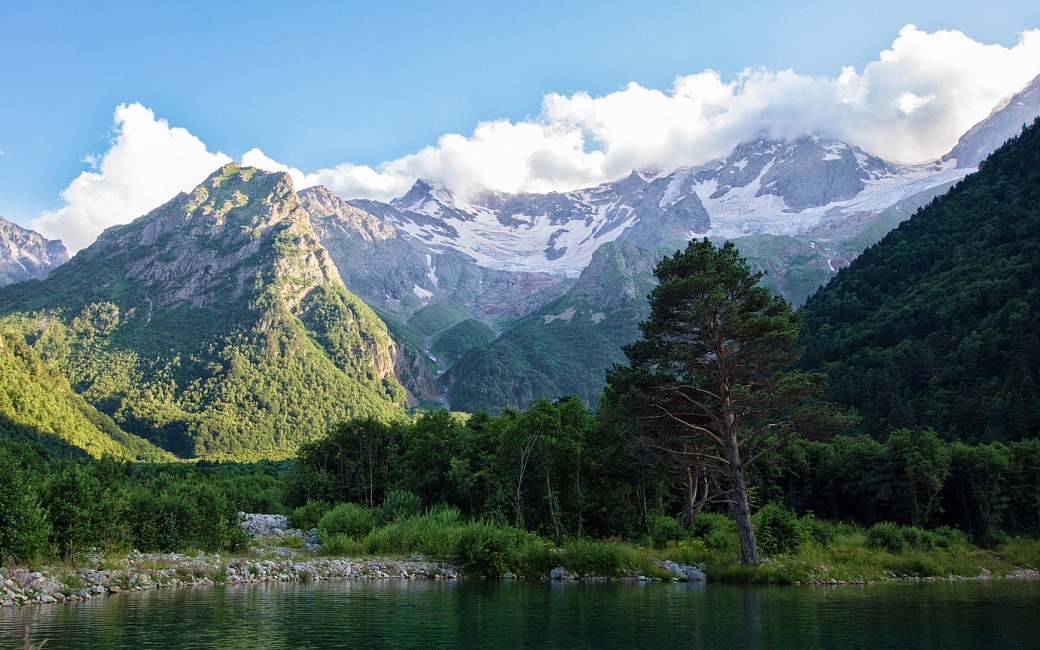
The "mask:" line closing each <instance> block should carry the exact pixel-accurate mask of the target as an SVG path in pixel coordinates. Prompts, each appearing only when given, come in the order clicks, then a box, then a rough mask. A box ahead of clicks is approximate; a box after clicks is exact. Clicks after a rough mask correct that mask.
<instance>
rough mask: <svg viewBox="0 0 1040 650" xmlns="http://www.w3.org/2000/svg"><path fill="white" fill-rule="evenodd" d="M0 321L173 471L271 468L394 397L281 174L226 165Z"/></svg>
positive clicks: (378, 331) (12, 303)
mask: <svg viewBox="0 0 1040 650" xmlns="http://www.w3.org/2000/svg"><path fill="white" fill-rule="evenodd" d="M0 322H2V324H3V325H4V326H5V327H6V329H7V331H8V332H12V333H17V334H18V337H19V338H20V339H21V340H22V341H24V342H26V343H27V344H29V345H30V346H31V348H32V350H33V352H34V354H36V355H37V356H38V357H39V358H40V360H41V361H42V362H43V363H44V364H45V365H46V366H47V367H48V368H53V369H56V370H58V371H59V372H60V373H61V375H63V377H64V378H65V379H66V380H67V381H68V383H69V385H70V386H71V388H72V389H73V390H74V391H75V392H76V393H78V394H79V395H81V396H82V397H83V398H84V399H85V400H86V401H87V402H88V403H89V404H91V405H92V406H94V407H96V408H97V410H99V411H101V412H102V413H104V414H106V415H108V416H110V417H111V418H112V420H114V421H115V423H116V424H118V426H119V427H121V428H122V429H123V430H124V431H126V432H129V433H132V434H136V435H138V436H141V437H143V438H145V439H147V440H149V441H151V442H153V443H155V444H157V445H159V446H161V447H163V448H164V449H167V450H169V451H171V452H173V453H175V454H176V455H178V456H181V457H203V458H233V459H243V460H244V459H256V458H285V457H288V456H290V455H291V454H292V453H294V452H295V450H296V448H297V447H298V445H299V444H300V443H301V442H303V441H305V440H308V439H311V438H313V437H314V436H316V435H319V434H322V433H324V432H325V431H326V430H327V429H328V427H329V426H330V425H331V423H333V422H336V421H338V420H341V419H345V418H348V417H352V416H376V417H390V416H392V415H393V414H396V413H398V412H399V409H400V407H399V403H400V402H402V401H403V399H404V391H403V389H402V388H401V386H400V384H399V383H398V382H397V380H396V379H394V377H393V370H392V369H393V354H394V347H393V343H392V341H391V340H390V337H389V334H388V333H387V331H386V327H385V326H384V325H383V323H382V322H381V321H380V320H379V319H378V318H377V317H376V315H375V314H374V313H373V312H372V311H371V309H369V308H368V307H367V306H366V305H365V304H364V303H363V302H362V301H361V300H360V299H358V298H357V297H356V296H354V295H353V294H351V293H349V292H348V291H347V290H346V288H345V287H344V286H343V284H342V281H341V280H340V278H339V275H338V273H337V271H336V269H335V267H334V266H333V264H332V263H331V261H330V260H329V258H328V254H327V253H326V251H325V249H324V248H323V247H322V246H321V245H320V243H319V242H318V240H317V238H316V237H315V235H314V233H313V231H312V230H311V227H310V224H309V221H308V218H307V214H306V212H305V211H304V210H303V209H302V207H300V204H299V199H298V197H297V196H296V194H295V192H294V191H293V189H292V184H291V181H289V179H288V176H286V175H284V174H269V173H265V172H261V171H258V170H255V169H251V168H240V167H238V166H237V165H227V166H225V167H224V168H222V169H220V170H218V171H217V172H215V173H214V174H213V175H212V176H210V178H209V179H207V180H206V182H204V183H203V184H202V185H200V186H199V187H198V188H196V190H195V191H194V192H192V193H191V194H190V195H189V194H181V195H180V196H178V197H176V198H174V199H173V200H172V201H170V202H169V203H167V204H166V205H164V206H161V207H160V208H157V209H156V210H154V211H152V212H151V213H149V214H147V215H145V216H143V217H141V218H139V219H137V220H135V221H134V222H133V223H131V224H128V225H126V226H121V227H116V228H111V229H109V230H107V231H106V232H105V233H104V234H103V235H102V236H101V237H100V238H99V239H98V241H97V242H95V243H94V244H93V245H91V246H90V247H89V248H87V249H85V250H84V251H81V252H80V253H79V254H78V255H77V256H76V257H75V258H73V260H71V261H70V262H69V263H67V264H66V265H64V266H62V267H60V268H58V269H57V270H55V271H54V272H53V273H51V274H50V276H49V277H48V278H47V279H46V280H43V281H31V282H26V283H20V284H16V285H11V286H9V287H4V288H3V289H0Z"/></svg>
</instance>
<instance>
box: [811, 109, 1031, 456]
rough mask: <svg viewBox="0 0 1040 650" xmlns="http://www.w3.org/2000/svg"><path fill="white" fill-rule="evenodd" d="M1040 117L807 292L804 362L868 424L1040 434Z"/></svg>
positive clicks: (969, 436) (975, 433)
mask: <svg viewBox="0 0 1040 650" xmlns="http://www.w3.org/2000/svg"><path fill="white" fill-rule="evenodd" d="M1038 169H1040V119H1037V120H1035V121H1034V122H1033V123H1032V125H1031V126H1029V127H1028V128H1027V129H1026V130H1025V131H1023V132H1022V134H1021V135H1020V136H1018V137H1017V138H1015V139H1013V140H1011V141H1010V142H1009V143H1008V144H1006V145H1004V146H1002V147H1001V148H1000V149H998V150H997V151H996V152H994V153H993V154H992V155H991V156H990V157H989V158H987V159H986V160H985V161H983V163H982V164H981V166H980V168H979V171H978V172H977V173H975V174H972V175H971V176H969V177H967V178H966V179H965V180H964V181H962V182H961V183H959V184H958V185H957V186H956V187H954V188H953V189H951V190H950V191H949V192H948V193H947V194H945V195H943V196H941V197H939V198H937V199H936V200H934V201H932V202H931V203H930V204H929V205H928V206H927V207H925V208H924V209H922V210H920V211H919V212H917V213H916V214H915V215H914V216H913V217H911V218H910V219H909V220H907V221H905V222H903V223H902V224H901V225H900V226H899V227H898V228H896V229H895V230H893V231H892V232H890V233H888V234H887V235H886V236H885V237H884V238H883V239H882V240H881V241H880V242H879V243H878V244H876V245H875V246H872V247H871V248H870V249H868V250H867V251H865V252H864V253H863V254H862V255H861V256H859V257H858V258H857V259H856V260H855V261H853V262H852V263H851V264H850V265H849V267H848V268H846V269H844V270H843V271H841V272H839V273H838V275H837V277H835V278H834V279H833V280H832V281H831V282H830V283H829V284H828V285H827V286H825V287H824V288H823V289H821V290H820V292H819V293H817V294H816V295H815V296H814V297H813V298H811V299H810V300H809V301H808V302H807V303H806V305H805V307H804V308H803V310H802V313H803V315H804V316H803V323H804V326H803V343H804V345H805V348H806V354H805V356H804V359H803V363H804V365H805V367H806V368H811V369H818V370H823V371H826V372H827V374H828V375H829V377H830V386H831V389H830V390H831V398H832V399H834V400H837V401H839V402H842V403H844V404H848V405H850V406H854V407H855V408H856V409H857V410H858V411H859V413H860V414H861V415H862V417H863V427H864V429H865V430H866V431H867V432H869V433H871V434H873V435H876V436H883V435H885V434H887V432H888V431H890V430H891V429H893V428H898V427H913V426H929V427H934V428H935V429H936V430H937V431H938V432H939V433H940V434H941V435H943V436H945V437H947V438H948V439H961V440H965V441H972V442H983V441H986V442H988V441H992V440H1018V439H1023V438H1034V437H1036V436H1037V435H1040V425H1038V423H1040V174H1038Z"/></svg>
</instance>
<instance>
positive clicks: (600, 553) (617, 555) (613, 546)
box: [563, 539, 625, 576]
mask: <svg viewBox="0 0 1040 650" xmlns="http://www.w3.org/2000/svg"><path fill="white" fill-rule="evenodd" d="M563 565H564V567H566V568H568V569H571V570H572V571H577V572H578V573H580V574H583V575H584V574H590V575H596V576H619V575H621V574H622V573H623V572H624V570H625V553H624V551H623V550H622V548H621V545H620V544H618V543H617V542H611V541H606V542H599V541H594V540H586V539H578V540H574V541H572V542H570V543H568V544H567V545H566V554H565V555H564V556H563Z"/></svg>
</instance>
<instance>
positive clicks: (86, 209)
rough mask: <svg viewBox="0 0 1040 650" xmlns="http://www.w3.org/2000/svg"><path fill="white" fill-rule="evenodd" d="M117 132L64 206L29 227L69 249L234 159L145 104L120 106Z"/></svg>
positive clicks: (64, 195)
mask: <svg viewBox="0 0 1040 650" xmlns="http://www.w3.org/2000/svg"><path fill="white" fill-rule="evenodd" d="M113 133H114V137H113V138H112V140H111V146H110V147H109V149H108V151H107V152H105V154H104V155H103V156H101V157H100V158H96V157H93V156H91V157H88V158H87V162H89V163H91V165H92V166H93V167H94V171H85V172H83V173H81V174H80V175H79V176H78V177H77V178H76V179H75V180H74V181H72V183H71V184H70V185H69V186H68V187H67V188H65V189H64V190H63V191H62V193H61V198H62V199H63V200H64V201H65V205H64V206H63V207H61V208H58V209H57V210H54V211H50V212H44V213H42V214H40V215H39V216H38V217H37V218H36V219H35V220H33V222H32V223H31V224H30V227H31V228H32V229H34V230H36V231H38V232H40V233H42V234H43V235H44V236H46V237H50V238H58V239H61V240H62V242H64V244H65V246H66V247H67V248H68V249H69V251H70V252H75V251H78V250H79V249H81V248H83V247H85V246H87V245H88V244H90V243H91V242H93V241H94V239H95V238H96V237H97V236H98V235H99V234H101V231H103V230H104V229H105V228H108V227H109V226H113V225H116V224H123V223H129V222H130V221H132V220H133V219H135V218H137V217H139V216H141V215H142V214H145V213H147V212H149V211H151V210H153V209H154V208H156V207H158V206H160V205H162V204H163V203H165V202H166V201H169V200H170V199H172V198H173V197H174V196H176V195H177V193H178V192H187V191H191V190H192V189H194V188H195V186H197V185H198V184H199V183H201V182H202V181H204V180H205V179H206V177H207V176H209V175H210V174H211V173H212V172H213V171H214V170H215V169H217V168H218V167H220V166H221V165H224V164H226V163H228V162H231V158H230V157H229V156H226V155H224V154H222V153H219V152H218V153H210V152H209V151H207V150H206V145H204V144H203V143H202V141H201V140H199V139H198V138H196V137H195V136H194V135H192V134H191V133H189V132H188V131H187V130H186V129H182V128H176V127H170V125H169V124H168V123H167V122H166V120H162V119H158V120H157V119H156V118H155V114H154V113H152V111H151V110H149V109H147V108H145V107H144V106H141V105H140V104H136V103H135V104H130V105H126V104H121V105H120V106H119V107H118V108H116V112H115V118H114V124H113Z"/></svg>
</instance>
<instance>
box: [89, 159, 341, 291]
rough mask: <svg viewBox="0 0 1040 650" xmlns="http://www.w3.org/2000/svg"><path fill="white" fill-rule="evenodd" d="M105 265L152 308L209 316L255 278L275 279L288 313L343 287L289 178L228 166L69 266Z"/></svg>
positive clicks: (105, 236) (110, 233)
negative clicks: (134, 285)
mask: <svg viewBox="0 0 1040 650" xmlns="http://www.w3.org/2000/svg"><path fill="white" fill-rule="evenodd" d="M99 257H103V258H105V259H108V260H110V263H111V264H114V265H119V266H121V267H123V277H124V279H127V280H136V281H140V282H142V283H144V284H146V285H148V286H149V287H150V292H149V293H150V296H151V299H152V300H153V301H154V302H155V304H157V305H163V306H173V305H176V304H179V303H181V302H187V303H189V304H191V305H192V306H193V307H204V308H213V307H221V306H224V305H227V304H228V303H233V302H236V301H239V300H240V299H242V298H243V297H245V296H246V295H247V294H249V292H251V291H252V290H253V288H254V285H255V283H256V281H257V274H258V273H259V274H260V275H261V276H264V275H267V276H271V279H274V278H277V279H278V281H279V283H280V285H281V287H280V291H279V292H280V297H281V298H282V299H283V300H285V301H286V303H287V305H288V306H289V307H290V308H295V307H296V306H297V305H298V304H299V302H300V300H302V298H303V297H304V295H306V293H307V292H308V291H309V290H311V289H312V288H313V287H314V286H316V285H319V284H323V283H326V282H333V283H341V280H340V278H339V274H338V272H337V271H336V267H335V265H334V264H332V261H331V260H330V259H329V256H328V252H327V251H326V250H325V249H324V248H323V247H322V246H321V244H320V242H319V241H318V239H317V237H316V236H315V234H314V232H313V230H312V229H311V227H310V223H309V221H308V218H307V212H306V211H305V210H304V209H303V208H302V207H301V205H300V202H299V199H298V197H297V196H296V194H295V192H294V191H293V187H292V181H291V180H289V177H288V175H286V174H281V173H268V172H262V171H259V170H257V169H254V168H242V167H239V166H238V165H235V164H233V163H231V164H228V165H225V166H224V167H222V168H221V169H219V170H217V171H216V172H214V173H213V174H212V175H211V176H210V177H209V178H207V179H206V180H205V181H204V182H203V183H202V184H201V185H199V186H198V187H197V188H195V190H194V191H193V192H192V193H191V194H190V195H189V194H184V193H182V194H180V195H178V196H177V197H175V198H174V199H172V200H171V201H169V202H167V203H166V204H165V205H163V206H160V207H158V208H156V209H155V210H152V211H151V212H149V213H148V214H146V215H145V216H143V217H141V218H139V219H137V220H135V221H134V222H133V223H131V224H129V225H126V226H116V227H113V228H109V229H108V230H106V231H105V232H103V233H102V234H101V236H100V237H99V238H98V240H97V242H96V243H95V244H93V245H92V246H90V247H89V248H88V249H86V253H85V255H84V256H83V257H82V259H81V258H80V257H79V256H77V258H76V259H75V260H74V261H73V264H80V263H85V262H87V261H88V260H89V261H90V262H91V263H97V259H98V258H99Z"/></svg>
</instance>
